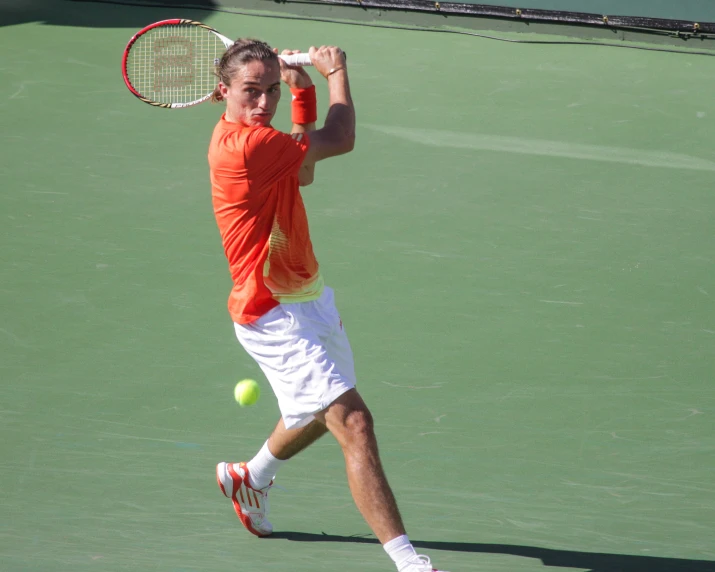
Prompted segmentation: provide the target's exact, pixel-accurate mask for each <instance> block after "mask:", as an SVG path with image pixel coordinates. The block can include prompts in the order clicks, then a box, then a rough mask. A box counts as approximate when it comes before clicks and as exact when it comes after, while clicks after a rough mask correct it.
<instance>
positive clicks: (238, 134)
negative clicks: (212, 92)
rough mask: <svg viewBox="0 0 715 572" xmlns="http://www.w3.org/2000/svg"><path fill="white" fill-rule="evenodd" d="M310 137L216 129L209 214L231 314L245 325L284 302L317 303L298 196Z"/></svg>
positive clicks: (224, 125)
mask: <svg viewBox="0 0 715 572" xmlns="http://www.w3.org/2000/svg"><path fill="white" fill-rule="evenodd" d="M309 144H310V143H309V139H308V135H307V134H294V135H289V134H286V133H282V132H280V131H277V130H275V129H273V128H272V127H245V126H244V125H242V124H240V123H232V122H229V121H226V117H225V115H224V116H222V117H221V120H220V121H219V122H218V124H217V125H216V128H215V129H214V133H213V137H212V138H211V144H210V145H209V155H208V158H209V168H210V174H211V194H212V199H213V207H214V214H215V215H216V223H217V224H218V228H219V232H220V233H221V239H222V241H223V248H224V252H225V254H226V258H227V259H228V264H229V269H230V271H231V277H232V279H233V289H232V290H231V295H230V296H229V299H228V310H229V313H230V314H231V318H232V319H233V321H234V322H236V323H239V324H246V323H249V322H253V321H254V320H256V319H258V318H259V317H260V316H262V315H263V314H265V313H266V312H268V311H269V310H271V309H272V308H274V307H275V306H277V305H278V304H279V303H280V302H282V301H291V302H298V301H305V300H314V299H317V298H318V297H320V294H321V293H322V290H323V281H322V278H321V276H320V273H319V271H318V262H317V260H316V259H315V254H314V253H313V245H312V243H311V241H310V233H309V231H308V217H307V215H306V212H305V206H304V205H303V200H302V198H301V196H300V191H299V186H298V170H299V169H300V166H301V164H302V162H303V159H304V157H305V154H306V153H307V151H308V147H309Z"/></svg>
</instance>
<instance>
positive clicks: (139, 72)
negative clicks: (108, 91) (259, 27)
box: [122, 19, 313, 109]
mask: <svg viewBox="0 0 715 572" xmlns="http://www.w3.org/2000/svg"><path fill="white" fill-rule="evenodd" d="M231 45H233V40H231V39H230V38H227V37H226V36H223V35H221V34H219V33H218V32H217V31H216V30H214V29H213V28H212V27H211V26H207V25H206V24H202V23H201V22H196V21H194V20H185V19H174V20H162V21H161V22H155V23H154V24H150V25H149V26H147V27H146V28H143V29H142V30H139V31H138V32H137V33H136V34H134V36H132V39H131V40H129V43H128V44H127V47H126V48H124V56H123V57H122V75H123V76H124V83H126V84H127V87H128V88H129V91H131V92H132V93H133V94H134V95H136V96H137V97H138V98H139V99H141V100H142V101H143V102H144V103H148V104H149V105H153V106H155V107H163V108H166V109H177V108H183V107H191V106H192V105H198V104H199V103H203V102H204V101H207V100H208V99H209V98H210V97H211V94H212V93H213V91H214V89H215V88H216V84H217V82H218V79H217V78H216V76H215V75H214V70H215V69H216V66H217V65H218V63H219V61H220V59H221V56H222V55H223V53H224V52H225V51H226V49H227V48H229V47H230V46H231ZM278 57H280V58H281V59H283V60H284V61H285V62H286V63H287V64H288V65H292V66H309V65H313V64H312V62H311V61H310V56H309V55H308V54H294V55H291V56H278Z"/></svg>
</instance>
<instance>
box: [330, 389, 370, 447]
mask: <svg viewBox="0 0 715 572" xmlns="http://www.w3.org/2000/svg"><path fill="white" fill-rule="evenodd" d="M322 417H323V419H324V422H325V424H326V425H327V427H328V429H330V431H331V433H333V435H335V437H336V438H337V439H338V441H343V440H345V441H354V440H372V439H374V434H375V433H374V422H373V418H372V413H370V410H369V409H368V407H367V405H366V404H365V402H364V401H363V399H362V397H360V394H358V393H357V391H355V390H354V389H353V390H350V391H347V392H346V393H344V394H343V395H341V396H340V397H339V398H338V399H336V400H335V402H333V403H332V404H331V405H330V406H329V407H328V408H327V409H326V410H325V411H324V412H322Z"/></svg>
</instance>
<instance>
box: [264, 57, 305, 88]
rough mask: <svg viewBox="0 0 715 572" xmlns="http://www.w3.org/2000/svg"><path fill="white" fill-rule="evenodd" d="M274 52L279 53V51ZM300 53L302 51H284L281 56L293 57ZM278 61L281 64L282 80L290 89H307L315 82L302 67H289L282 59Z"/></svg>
mask: <svg viewBox="0 0 715 572" xmlns="http://www.w3.org/2000/svg"><path fill="white" fill-rule="evenodd" d="M273 51H274V52H276V53H278V50H277V49H274V50H273ZM299 53H300V50H283V52H282V53H281V55H284V56H292V55H293V54H299ZM278 61H279V62H280V64H281V80H283V81H284V82H285V83H286V84H287V85H288V87H289V88H296V89H305V88H306V87H310V86H311V85H313V80H312V79H311V77H310V76H309V75H308V72H307V71H305V70H304V69H303V67H302V66H289V65H288V64H287V63H285V62H284V61H283V59H282V58H278Z"/></svg>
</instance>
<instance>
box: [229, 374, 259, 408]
mask: <svg viewBox="0 0 715 572" xmlns="http://www.w3.org/2000/svg"><path fill="white" fill-rule="evenodd" d="M233 396H234V397H235V398H236V402H237V403H238V404H239V405H240V406H241V407H247V406H249V405H253V404H254V403H255V402H256V401H258V398H259V397H260V396H261V387H260V386H259V385H258V384H257V383H256V382H255V381H254V380H252V379H243V380H241V381H239V382H238V383H237V384H236V388H235V389H234V390H233Z"/></svg>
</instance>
